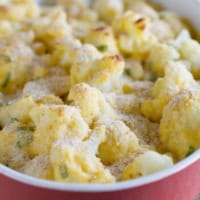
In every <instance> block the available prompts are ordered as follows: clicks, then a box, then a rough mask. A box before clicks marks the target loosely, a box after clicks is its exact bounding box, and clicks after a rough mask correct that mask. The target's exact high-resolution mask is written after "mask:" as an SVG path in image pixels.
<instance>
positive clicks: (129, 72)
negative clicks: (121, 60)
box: [124, 69, 132, 76]
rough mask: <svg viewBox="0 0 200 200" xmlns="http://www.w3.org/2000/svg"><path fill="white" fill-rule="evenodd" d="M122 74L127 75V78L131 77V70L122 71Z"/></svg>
mask: <svg viewBox="0 0 200 200" xmlns="http://www.w3.org/2000/svg"><path fill="white" fill-rule="evenodd" d="M124 73H125V74H126V75H127V76H131V74H132V73H131V70H130V69H125V70H124Z"/></svg>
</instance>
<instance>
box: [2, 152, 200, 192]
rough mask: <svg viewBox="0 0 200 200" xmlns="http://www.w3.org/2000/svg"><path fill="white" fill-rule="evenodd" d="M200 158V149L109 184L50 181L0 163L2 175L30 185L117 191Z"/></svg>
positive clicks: (158, 177)
mask: <svg viewBox="0 0 200 200" xmlns="http://www.w3.org/2000/svg"><path fill="white" fill-rule="evenodd" d="M198 160H200V149H199V150H197V151H196V152H194V153H193V154H192V155H190V156H189V157H187V158H185V159H183V160H182V161H180V162H178V163H177V164H175V165H174V166H172V167H170V168H167V169H164V170H162V171H160V172H157V173H154V174H151V175H148V176H144V177H140V178H137V179H133V180H128V181H122V182H116V183H109V184H91V183H90V184H87V183H83V184H80V183H59V182H55V181H49V180H44V179H39V178H36V177H31V176H29V175H26V174H23V173H21V172H18V171H15V170H13V169H11V168H8V167H6V166H4V165H2V164H0V175H1V174H2V175H4V176H6V177H8V178H10V179H14V180H15V181H18V182H20V183H24V184H27V185H30V186H35V187H39V188H43V189H50V190H57V191H65V192H84V193H85V192H89V193H93V192H115V191H120V190H126V189H131V188H132V189H133V188H137V187H140V186H144V185H147V184H151V183H153V182H157V181H160V180H162V179H165V178H167V177H169V176H171V175H173V174H176V173H178V172H180V171H182V170H184V169H185V168H187V167H189V166H190V165H192V164H193V163H195V162H196V161H198Z"/></svg>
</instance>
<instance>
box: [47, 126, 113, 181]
mask: <svg viewBox="0 0 200 200" xmlns="http://www.w3.org/2000/svg"><path fill="white" fill-rule="evenodd" d="M104 137H105V129H104V127H96V129H95V130H94V132H93V133H92V134H91V136H90V137H89V139H87V140H85V141H84V142H82V141H80V140H79V139H74V138H68V139H67V140H65V141H57V142H56V143H55V144H54V145H53V147H52V149H51V152H50V162H51V165H52V167H53V171H54V179H55V180H57V181H60V182H76V183H84V182H85V183H95V182H98V183H109V182H113V181H115V178H114V177H113V176H112V175H111V173H110V172H109V171H108V170H107V169H106V168H105V167H104V166H103V164H102V163H101V162H100V159H99V158H97V157H96V153H97V150H98V146H99V143H100V142H101V141H102V140H104Z"/></svg>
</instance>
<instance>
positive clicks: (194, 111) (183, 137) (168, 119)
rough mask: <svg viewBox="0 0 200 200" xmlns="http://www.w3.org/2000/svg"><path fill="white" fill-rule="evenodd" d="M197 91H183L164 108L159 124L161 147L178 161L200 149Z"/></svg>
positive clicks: (198, 97)
mask: <svg viewBox="0 0 200 200" xmlns="http://www.w3.org/2000/svg"><path fill="white" fill-rule="evenodd" d="M199 113H200V93H199V89H197V90H191V91H189V90H188V91H184V92H182V93H181V94H180V95H177V96H175V97H174V98H173V99H172V100H171V101H170V103H169V104H168V105H167V106H166V107H165V109H164V112H163V117H162V119H161V122H160V138H161V142H162V145H163V147H164V148H165V149H166V150H167V151H170V152H172V153H173V155H174V156H175V158H176V159H178V160H180V159H183V158H184V157H186V156H188V155H189V154H190V153H192V152H191V149H192V150H193V151H194V150H195V149H197V148H199V147H200V128H199V124H200V117H199V116H200V115H199Z"/></svg>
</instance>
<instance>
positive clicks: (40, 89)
mask: <svg viewBox="0 0 200 200" xmlns="http://www.w3.org/2000/svg"><path fill="white" fill-rule="evenodd" d="M69 88H70V83H69V77H68V76H51V77H47V78H44V79H41V80H36V81H31V82H28V83H27V84H26V85H25V87H24V89H23V95H25V96H26V95H31V96H32V97H34V98H35V99H40V98H42V97H44V96H47V95H52V94H54V95H56V96H62V95H64V94H66V93H67V92H69Z"/></svg>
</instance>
